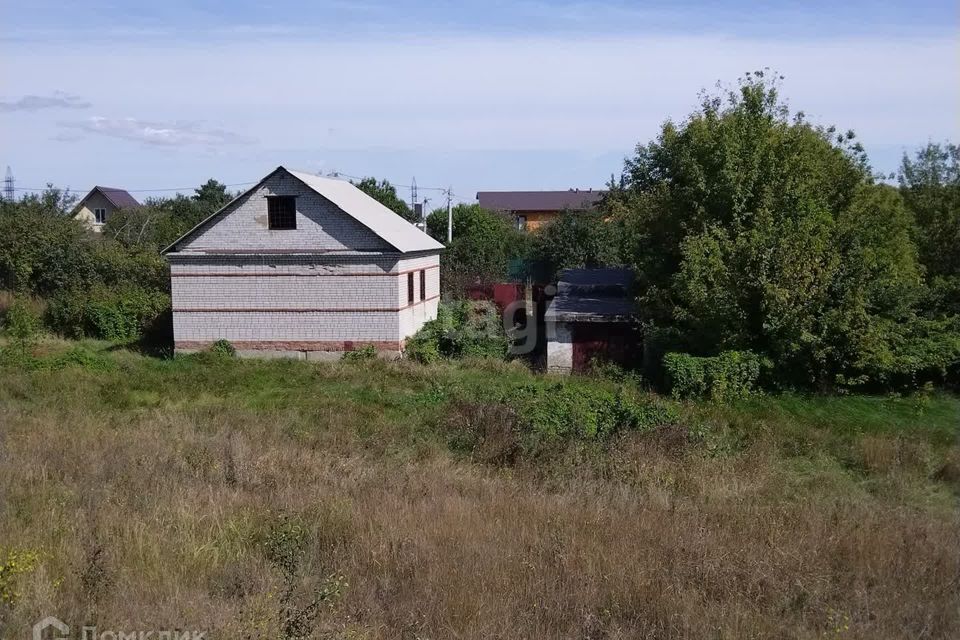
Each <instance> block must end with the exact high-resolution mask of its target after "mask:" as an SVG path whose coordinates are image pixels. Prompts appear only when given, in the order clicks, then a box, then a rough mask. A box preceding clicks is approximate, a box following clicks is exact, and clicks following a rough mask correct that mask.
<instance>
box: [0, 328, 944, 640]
mask: <svg viewBox="0 0 960 640" xmlns="http://www.w3.org/2000/svg"><path fill="white" fill-rule="evenodd" d="M39 352H40V354H41V355H40V356H39V358H38V359H36V360H32V361H30V362H28V363H24V362H19V363H17V362H13V363H10V362H8V363H7V364H6V365H3V366H0V569H2V570H0V637H2V638H21V637H24V638H25V637H28V636H29V628H30V626H31V625H32V624H33V623H34V622H35V621H36V620H38V619H40V618H42V617H43V616H46V615H56V616H58V617H60V618H62V619H63V620H65V621H68V622H69V623H70V624H71V625H73V626H74V627H75V629H79V628H80V626H82V625H83V624H89V625H97V626H98V628H100V629H117V630H144V629H146V630H149V629H201V630H205V631H206V632H207V637H208V638H277V637H280V638H283V637H317V638H410V639H413V638H434V639H439V638H504V639H507V638H510V639H514V638H718V639H720V638H773V637H776V638H865V639H866V638H870V639H875V638H956V637H960V503H958V496H960V442H958V436H960V399H958V398H956V397H953V396H947V395H938V394H930V395H922V396H914V397H829V398H828V397H804V396H779V397H759V398H755V399H751V400H748V401H743V402H741V403H739V404H736V405H732V406H721V405H711V404H708V403H700V404H697V403H676V402H673V401H671V400H669V399H665V398H659V397H656V396H653V395H652V394H649V393H648V392H645V391H643V390H641V389H637V388H636V387H635V386H634V385H632V384H630V383H623V384H621V383H618V382H617V381H613V380H605V379H594V378H581V379H576V380H574V381H572V382H570V383H567V384H568V385H572V386H573V387H574V388H576V389H577V390H578V392H577V393H580V392H581V391H582V392H583V393H585V394H588V395H587V396H582V397H593V396H592V395H589V394H608V395H609V396H611V397H616V398H617V402H620V399H621V398H629V399H631V402H634V403H636V404H637V406H640V407H642V408H643V410H644V411H646V412H648V413H649V415H653V416H655V419H651V420H650V421H649V424H647V423H644V424H645V426H644V427H643V428H635V429H628V428H624V429H616V430H611V431H606V432H603V433H597V434H593V433H592V432H590V431H589V430H578V427H577V426H576V425H574V428H573V430H572V431H563V429H562V426H563V425H562V424H560V422H557V420H560V419H559V418H557V417H556V414H554V413H549V411H548V412H547V413H546V414H545V415H547V417H546V418H544V419H543V421H542V423H539V422H538V423H537V424H543V425H547V426H550V427H551V428H553V427H556V430H555V431H550V429H546V427H544V428H543V429H541V431H542V432H541V431H538V432H536V433H532V432H531V433H528V432H525V431H524V430H525V429H527V430H529V427H528V426H525V425H528V424H530V423H529V422H528V421H525V420H526V418H525V414H524V412H525V411H541V412H542V411H543V407H542V406H541V405H536V406H534V405H530V406H533V407H534V408H533V409H528V408H525V409H522V410H521V409H518V408H517V407H514V406H511V404H510V402H509V401H508V400H506V399H507V398H511V397H517V396H515V395H511V394H516V390H517V389H521V390H525V391H523V393H530V394H540V395H539V396H537V397H546V398H549V397H550V394H551V393H558V394H560V393H562V389H561V387H558V386H556V385H557V384H558V383H557V381H556V380H555V379H549V378H544V377H541V376H535V375H533V374H531V373H529V372H528V371H526V370H525V369H524V368H522V367H521V366H518V365H508V364H502V363H495V362H483V361H481V362H465V363H460V364H449V365H437V366H430V367H425V366H419V365H414V364H411V363H383V362H360V363H343V364H335V365H331V364H327V365H320V364H311V363H303V362H282V361H272V362H253V361H237V360H232V359H227V358H214V357H208V356H201V357H187V358H177V359H173V360H160V359H152V358H147V357H144V356H141V355H138V354H135V353H131V352H127V351H124V350H118V349H115V348H113V347H110V346H109V345H106V344H97V343H87V344H86V345H85V346H83V347H77V346H75V345H71V344H68V343H58V342H48V343H44V344H43V345H41V346H40V348H39ZM561 386H562V385H561ZM577 397H578V398H579V397H581V396H577ZM604 397H606V396H604ZM524 406H526V405H524ZM618 406H619V405H618ZM581 409H582V407H581ZM538 415H539V414H538ZM564 415H566V414H564ZM575 415H580V414H575ZM583 415H587V414H583ZM644 415H647V413H645V414H644ZM538 419H539V418H538ZM564 419H568V418H564ZM551 420H552V421H553V422H551ZM557 425H560V426H557Z"/></svg>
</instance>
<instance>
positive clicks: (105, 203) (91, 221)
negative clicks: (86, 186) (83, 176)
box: [73, 191, 117, 233]
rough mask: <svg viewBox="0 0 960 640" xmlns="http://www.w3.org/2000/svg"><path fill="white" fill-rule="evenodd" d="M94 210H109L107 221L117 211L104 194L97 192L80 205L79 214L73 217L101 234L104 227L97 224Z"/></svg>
mask: <svg viewBox="0 0 960 640" xmlns="http://www.w3.org/2000/svg"><path fill="white" fill-rule="evenodd" d="M94 209H106V210H107V219H109V218H110V216H111V215H113V212H114V211H116V210H117V208H116V207H115V206H113V204H111V203H110V201H109V200H107V199H106V198H105V197H104V196H103V194H102V193H100V192H99V191H95V192H94V193H92V194H90V197H88V198H85V199H84V200H83V202H81V203H80V207H79V208H78V209H77V212H76V213H75V214H74V215H73V217H74V218H76V219H77V220H80V221H81V222H83V223H84V224H86V225H87V226H88V227H89V228H90V229H91V230H93V231H96V232H98V233H99V232H100V231H102V230H103V225H100V224H96V222H95V220H96V218H95V217H94V213H93V210H94Z"/></svg>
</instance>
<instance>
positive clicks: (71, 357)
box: [49, 346, 114, 371]
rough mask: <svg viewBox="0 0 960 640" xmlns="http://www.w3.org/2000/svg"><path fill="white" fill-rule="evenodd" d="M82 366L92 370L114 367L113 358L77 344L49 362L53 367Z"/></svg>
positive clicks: (104, 369)
mask: <svg viewBox="0 0 960 640" xmlns="http://www.w3.org/2000/svg"><path fill="white" fill-rule="evenodd" d="M70 366H74V367H80V368H82V369H88V370H90V371H109V370H110V369H112V368H113V366H114V363H113V361H112V360H110V359H108V358H105V357H104V356H102V355H100V354H99V353H96V352H94V351H91V350H90V349H87V348H85V347H82V346H76V347H73V348H72V349H70V350H69V351H66V352H64V353H61V354H60V355H58V356H56V357H55V358H53V359H52V360H51V361H50V362H49V367H50V368H51V369H63V368H64V367H70Z"/></svg>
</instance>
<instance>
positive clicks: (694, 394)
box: [663, 351, 762, 402]
mask: <svg viewBox="0 0 960 640" xmlns="http://www.w3.org/2000/svg"><path fill="white" fill-rule="evenodd" d="M663 366H664V370H665V371H666V374H667V382H668V384H669V386H670V392H671V393H672V394H673V396H674V397H675V398H710V399H711V400H714V401H716V402H726V401H729V400H735V399H737V398H744V397H746V396H748V395H750V394H751V393H752V392H753V390H754V388H755V385H756V383H757V381H758V380H759V378H760V371H761V367H762V362H761V359H760V358H759V357H758V356H757V355H756V354H754V353H752V352H750V351H724V352H722V353H721V354H719V355H717V356H712V357H706V358H701V357H697V356H692V355H690V354H687V353H668V354H666V355H665V356H664V357H663Z"/></svg>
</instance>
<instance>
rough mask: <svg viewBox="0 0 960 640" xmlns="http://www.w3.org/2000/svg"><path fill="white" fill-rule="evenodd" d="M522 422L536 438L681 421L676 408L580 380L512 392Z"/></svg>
mask: <svg viewBox="0 0 960 640" xmlns="http://www.w3.org/2000/svg"><path fill="white" fill-rule="evenodd" d="M504 403H505V404H507V405H509V406H511V407H513V409H514V410H515V411H516V413H517V416H518V424H519V426H520V428H521V430H522V431H523V432H526V433H527V434H529V435H530V436H531V437H532V438H533V440H534V442H542V441H545V440H547V441H549V440H558V439H569V438H574V439H582V440H603V439H606V438H608V437H610V436H611V435H613V434H615V433H617V432H618V431H620V430H624V429H631V430H640V431H647V430H651V429H655V428H656V427H659V426H663V425H666V424H671V423H673V422H675V421H676V420H677V417H678V416H677V414H676V412H675V410H673V409H672V407H670V406H668V405H665V404H663V403H660V402H657V401H653V400H640V399H637V398H635V397H633V396H630V395H627V394H625V393H624V391H623V389H616V390H614V389H609V388H605V387H599V386H596V385H593V384H584V383H582V382H579V381H574V380H571V381H563V382H555V383H552V384H546V385H544V384H538V383H531V384H526V385H523V386H520V387H517V388H516V389H514V390H512V391H511V392H509V393H508V394H507V396H506V398H505V399H504Z"/></svg>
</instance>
